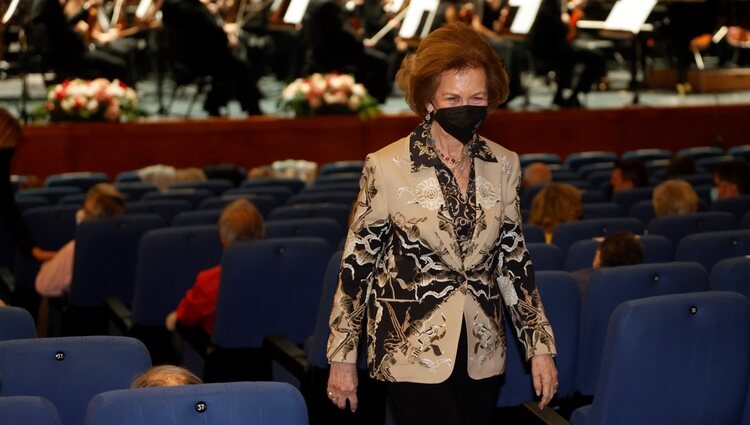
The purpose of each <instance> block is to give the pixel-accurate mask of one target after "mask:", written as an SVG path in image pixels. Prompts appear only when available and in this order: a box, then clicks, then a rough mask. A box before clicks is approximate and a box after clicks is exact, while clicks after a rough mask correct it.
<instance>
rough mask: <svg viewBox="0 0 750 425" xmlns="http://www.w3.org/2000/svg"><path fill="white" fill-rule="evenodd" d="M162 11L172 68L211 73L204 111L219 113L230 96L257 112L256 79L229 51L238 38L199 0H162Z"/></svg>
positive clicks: (214, 114) (255, 113)
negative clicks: (163, 0)
mask: <svg viewBox="0 0 750 425" xmlns="http://www.w3.org/2000/svg"><path fill="white" fill-rule="evenodd" d="M162 13H163V22H164V27H165V30H166V32H167V39H168V51H169V53H168V54H169V55H170V62H171V64H172V72H190V73H192V74H193V75H194V76H196V77H199V76H210V77H211V89H210V91H209V93H208V95H207V97H206V101H205V103H204V109H205V110H206V112H208V114H209V115H212V116H216V115H220V108H221V107H223V106H225V105H226V104H227V103H228V102H229V100H230V99H231V98H232V97H234V98H236V99H237V100H239V102H240V104H241V105H242V109H243V110H244V111H245V112H247V113H248V114H249V115H258V114H261V111H260V107H259V106H258V100H259V99H260V97H261V94H260V91H259V90H258V86H257V80H256V78H255V77H254V74H253V72H252V70H251V68H250V66H249V64H247V63H245V62H243V61H242V60H240V59H239V58H238V57H237V56H235V55H234V54H233V52H232V49H233V48H238V47H239V40H238V39H237V38H236V36H234V35H233V34H232V35H231V36H228V34H227V32H225V31H224V29H223V28H222V26H220V25H219V23H218V22H217V18H216V17H215V16H214V15H213V14H212V13H211V11H209V9H208V7H207V6H206V5H204V4H203V3H202V2H201V1H200V0H166V1H165V2H164V5H163V6H162Z"/></svg>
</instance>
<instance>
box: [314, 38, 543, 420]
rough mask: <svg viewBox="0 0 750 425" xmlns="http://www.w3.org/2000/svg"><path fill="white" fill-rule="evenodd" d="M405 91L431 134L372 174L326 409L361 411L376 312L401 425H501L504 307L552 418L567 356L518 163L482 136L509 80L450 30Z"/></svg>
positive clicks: (418, 62)
mask: <svg viewBox="0 0 750 425" xmlns="http://www.w3.org/2000/svg"><path fill="white" fill-rule="evenodd" d="M397 79H398V83H399V85H400V86H401V88H402V89H403V91H404V92H405V93H406V99H407V102H408V103H409V105H410V107H411V109H412V110H414V111H415V112H416V113H417V114H419V115H420V116H423V117H424V121H422V122H421V123H420V124H419V125H418V126H417V128H416V129H415V130H414V131H413V132H412V133H411V134H410V135H409V136H408V137H405V138H403V139H401V140H399V141H397V142H395V143H393V144H391V145H389V146H387V147H385V148H383V149H381V150H380V151H378V152H375V153H373V154H370V155H368V157H367V160H366V162H365V167H364V171H363V178H362V184H361V187H362V190H361V191H360V194H359V198H358V200H357V203H356V205H355V211H354V216H353V223H352V225H351V227H350V229H349V233H348V236H347V241H346V247H345V250H344V256H343V260H342V265H341V272H340V276H339V284H338V288H337V290H336V293H335V295H334V300H333V309H332V312H331V317H330V329H331V336H330V339H329V341H328V359H329V362H330V363H331V370H330V376H329V379H328V397H329V398H330V399H331V400H332V401H333V403H335V404H336V405H338V407H340V408H342V409H343V408H346V407H347V404H348V405H349V408H350V409H351V410H352V411H354V410H356V408H357V393H356V391H357V371H356V363H357V359H356V356H357V345H358V341H359V336H360V332H361V331H362V330H363V329H362V324H363V323H364V321H363V319H364V315H365V312H367V329H366V331H367V343H368V345H367V353H368V364H369V367H370V375H371V376H372V377H373V378H375V379H377V380H380V381H385V382H386V383H387V384H386V390H387V392H388V394H389V395H390V397H391V399H392V402H393V406H394V413H395V415H396V419H397V422H398V423H399V424H422V423H424V424H428V423H429V424H434V423H451V424H460V423H466V424H468V423H471V424H485V423H486V424H489V423H490V420H491V415H492V411H493V408H494V406H495V403H496V400H497V391H498V388H499V386H500V377H499V375H500V374H501V373H502V372H503V370H504V362H505V338H506V335H505V334H504V332H503V303H504V304H505V306H506V308H507V309H508V310H509V312H510V317H512V321H513V327H515V330H516V333H517V334H518V337H519V339H520V341H521V344H522V346H523V347H524V348H525V351H526V356H527V359H529V360H530V361H531V370H532V377H533V385H534V387H535V389H536V392H537V394H538V395H539V396H540V397H541V400H540V402H539V404H540V406H544V405H546V404H547V403H548V402H549V401H550V399H551V398H552V396H553V395H554V392H555V389H556V387H557V371H556V369H555V365H554V361H553V359H552V356H553V355H554V354H555V343H554V337H553V335H552V329H551V328H550V325H549V322H548V320H547V317H546V316H545V313H544V309H543V307H542V303H541V300H540V297H539V292H538V291H537V289H536V285H535V283H534V272H533V267H532V264H531V261H530V259H529V255H528V253H527V251H526V247H525V243H524V239H523V234H522V233H521V217H520V213H519V199H518V186H519V184H520V165H519V162H518V155H517V154H516V153H514V152H511V151H509V150H507V149H505V148H503V147H502V146H499V145H497V144H495V143H492V142H490V141H489V140H486V139H484V138H482V137H480V136H478V135H477V134H476V131H477V128H478V127H479V126H480V125H481V124H482V121H483V120H484V118H485V116H486V115H487V113H488V112H489V111H491V110H492V109H494V108H495V107H497V106H498V105H499V104H500V103H501V102H502V101H503V100H504V99H505V98H506V96H507V94H508V76H507V74H506V72H505V70H504V68H503V65H502V64H501V62H500V60H499V59H498V57H497V56H496V55H495V53H494V52H493V50H492V49H491V48H490V47H489V46H488V45H487V43H485V42H484V41H483V40H482V38H481V37H479V36H478V35H477V34H476V33H475V32H474V31H472V30H471V29H469V28H468V27H466V26H464V25H463V24H451V25H447V26H445V27H443V28H441V29H438V30H436V31H434V32H433V33H431V34H430V35H429V36H428V37H427V38H425V39H424V40H422V42H421V43H420V45H419V49H418V50H417V51H416V53H415V54H414V55H412V56H410V57H407V58H406V59H405V60H404V62H403V64H402V65H401V69H400V71H399V73H398V76H397ZM511 337H512V336H511Z"/></svg>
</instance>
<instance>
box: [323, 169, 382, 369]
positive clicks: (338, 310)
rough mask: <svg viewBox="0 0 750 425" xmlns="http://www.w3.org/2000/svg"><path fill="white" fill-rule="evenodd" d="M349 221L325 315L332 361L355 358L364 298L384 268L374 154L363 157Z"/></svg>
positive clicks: (379, 190)
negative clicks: (328, 317)
mask: <svg viewBox="0 0 750 425" xmlns="http://www.w3.org/2000/svg"><path fill="white" fill-rule="evenodd" d="M351 221H352V222H351V224H350V227H349V232H348V234H347V237H346V246H345V247H344V253H343V258H342V261H341V271H340V272H339V282H338V286H337V288H336V293H335V295H334V298H333V307H332V309H331V316H330V319H329V326H330V329H331V336H330V337H329V339H328V348H327V356H328V360H329V361H330V362H332V363H333V362H343V363H356V362H357V345H358V343H359V336H360V332H361V328H362V320H363V318H364V314H365V310H366V304H367V299H368V297H369V293H370V290H371V288H372V282H373V280H374V276H375V273H376V271H377V270H384V266H383V264H382V262H383V257H384V255H383V251H384V247H385V246H386V244H387V243H388V240H390V231H391V221H390V218H389V213H388V201H387V199H386V193H385V184H384V182H383V172H382V169H381V167H380V163H379V162H378V159H377V157H376V156H375V155H369V156H368V157H367V159H366V161H365V167H364V170H363V171H362V180H361V181H360V192H359V196H358V197H357V202H356V204H355V205H354V212H353V214H352V217H351Z"/></svg>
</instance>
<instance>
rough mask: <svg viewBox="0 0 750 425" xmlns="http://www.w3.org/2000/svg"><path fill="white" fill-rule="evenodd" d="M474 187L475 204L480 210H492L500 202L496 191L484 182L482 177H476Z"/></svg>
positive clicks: (500, 199) (488, 183) (490, 184)
mask: <svg viewBox="0 0 750 425" xmlns="http://www.w3.org/2000/svg"><path fill="white" fill-rule="evenodd" d="M476 186H477V187H476V190H477V192H476V193H477V203H479V206H481V207H482V208H492V207H494V206H495V205H496V204H497V203H498V202H502V198H501V197H500V194H499V193H498V191H497V189H495V187H494V186H492V183H490V182H488V181H487V180H485V178H484V177H482V176H479V177H477V179H476Z"/></svg>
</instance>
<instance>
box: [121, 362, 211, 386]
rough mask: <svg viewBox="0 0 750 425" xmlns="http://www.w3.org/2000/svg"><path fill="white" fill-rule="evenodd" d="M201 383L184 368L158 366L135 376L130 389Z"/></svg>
mask: <svg viewBox="0 0 750 425" xmlns="http://www.w3.org/2000/svg"><path fill="white" fill-rule="evenodd" d="M202 383H203V381H202V380H201V379H200V378H199V377H197V376H195V374H194V373H193V372H191V371H189V370H187V369H185V368H184V367H180V366H174V365H159V366H154V367H152V368H151V369H149V370H147V371H145V372H143V373H142V374H140V375H138V376H136V378H135V379H134V380H133V383H132V384H131V385H130V388H150V387H175V386H178V385H196V384H202Z"/></svg>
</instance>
